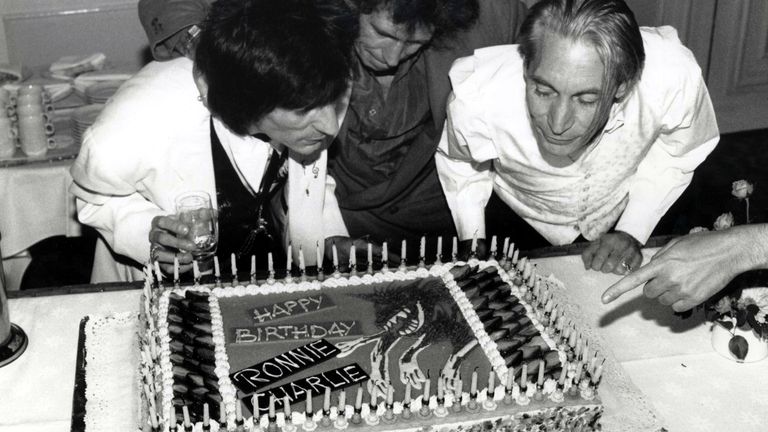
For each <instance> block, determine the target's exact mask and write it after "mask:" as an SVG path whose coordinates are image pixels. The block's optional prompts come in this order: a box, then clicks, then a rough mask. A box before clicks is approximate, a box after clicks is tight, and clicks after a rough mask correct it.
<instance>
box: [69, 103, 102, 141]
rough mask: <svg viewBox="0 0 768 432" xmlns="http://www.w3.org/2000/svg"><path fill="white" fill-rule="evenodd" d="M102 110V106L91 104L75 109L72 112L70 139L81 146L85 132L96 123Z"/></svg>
mask: <svg viewBox="0 0 768 432" xmlns="http://www.w3.org/2000/svg"><path fill="white" fill-rule="evenodd" d="M102 109H104V105H103V104H91V105H85V106H82V107H80V108H76V109H75V110H74V111H73V112H72V138H74V139H75V142H76V143H78V144H82V142H83V135H85V130H86V129H88V128H89V127H91V125H92V124H93V123H94V122H95V121H96V117H98V116H99V113H101V110H102Z"/></svg>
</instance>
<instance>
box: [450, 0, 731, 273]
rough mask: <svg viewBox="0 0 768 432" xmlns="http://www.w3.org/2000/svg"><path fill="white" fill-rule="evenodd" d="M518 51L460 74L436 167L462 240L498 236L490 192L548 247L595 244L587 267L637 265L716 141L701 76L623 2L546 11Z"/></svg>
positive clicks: (535, 12) (465, 64)
mask: <svg viewBox="0 0 768 432" xmlns="http://www.w3.org/2000/svg"><path fill="white" fill-rule="evenodd" d="M519 42H520V44H519V45H507V46H498V47H491V48H486V49H481V50H476V51H475V54H474V56H471V57H466V58H463V59H460V60H458V61H457V62H456V63H455V64H454V66H453V68H452V69H451V73H450V77H451V81H452V84H453V91H454V94H453V96H452V97H451V98H450V99H449V102H448V120H447V123H446V127H445V130H444V132H443V138H442V141H441V143H440V146H439V151H438V154H437V156H436V161H437V167H438V173H439V175H440V180H441V183H442V185H443V189H444V191H445V193H446V197H447V200H448V205H449V207H450V208H451V211H452V214H453V217H454V221H455V223H456V228H457V230H458V233H459V236H460V238H461V240H464V241H465V242H466V241H467V240H471V239H472V238H473V237H477V238H479V239H483V238H486V237H490V236H491V235H494V234H496V233H499V232H503V228H504V227H498V226H486V215H485V207H486V204H487V203H488V201H489V198H491V194H492V193H493V194H495V195H496V196H497V197H498V198H499V199H500V200H501V201H503V202H504V203H505V204H506V205H507V206H508V207H509V208H510V209H511V210H513V211H514V213H515V214H516V215H518V216H519V217H521V218H522V219H524V220H525V222H527V224H529V225H530V226H532V227H533V228H534V229H535V230H536V231H537V232H538V233H539V234H540V235H541V236H543V237H544V238H545V239H546V240H547V241H549V242H550V243H552V244H556V245H562V244H568V243H571V242H573V241H574V240H576V239H577V238H578V237H579V236H582V237H584V238H585V239H587V240H590V241H592V243H591V244H590V245H589V246H588V247H587V249H586V250H585V251H584V253H583V255H582V257H583V259H584V264H585V267H587V268H591V269H594V270H599V271H603V272H615V273H620V274H622V273H626V272H628V271H631V269H633V268H637V267H639V266H640V264H641V263H642V255H641V253H640V248H641V246H642V244H643V243H645V241H646V240H647V239H648V237H649V236H650V234H651V232H652V230H653V228H654V227H655V226H656V224H657V223H658V221H659V219H660V218H661V216H662V215H663V214H664V213H665V212H666V211H667V210H668V209H669V207H670V206H671V205H672V203H674V201H675V200H676V199H677V198H678V197H679V196H680V194H681V193H682V192H683V190H684V189H685V188H686V187H687V186H688V184H689V183H690V181H691V178H692V175H693V170H694V169H695V168H696V167H697V166H698V165H699V164H700V163H701V162H702V161H703V160H704V159H705V158H706V156H707V155H708V154H709V153H710V152H711V151H712V150H713V149H714V147H715V145H716V144H717V142H718V140H719V132H718V129H717V124H716V121H715V114H714V110H713V108H712V104H711V101H710V99H709V95H708V93H707V89H706V87H705V85H704V81H703V79H702V76H701V70H700V68H699V67H698V65H697V64H696V61H695V59H694V58H693V55H692V54H691V52H690V51H689V50H688V49H686V48H685V47H683V46H682V45H681V43H680V41H679V40H678V38H677V35H676V32H675V31H674V29H672V28H670V27H661V28H643V29H640V28H639V27H638V26H637V24H636V22H635V20H634V16H633V14H632V12H631V11H630V10H629V8H628V7H627V5H626V4H625V3H624V2H623V1H621V0H608V1H605V0H577V1H566V0H544V1H541V2H539V3H537V4H536V5H535V6H534V7H532V9H531V12H530V14H529V15H528V17H527V18H526V21H525V22H524V23H523V26H522V29H521V34H520V38H519ZM499 230H501V231H499ZM512 240H515V238H514V232H513V233H512ZM479 243H480V247H479V248H478V252H479V253H480V254H481V255H482V254H483V253H484V242H483V241H480V242H479ZM518 246H520V245H518ZM523 247H524V248H525V246H524V245H523Z"/></svg>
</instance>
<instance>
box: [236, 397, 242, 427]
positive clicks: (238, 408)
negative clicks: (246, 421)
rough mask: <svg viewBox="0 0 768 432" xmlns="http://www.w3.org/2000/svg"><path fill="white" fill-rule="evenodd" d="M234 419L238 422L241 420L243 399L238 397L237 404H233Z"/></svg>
mask: <svg viewBox="0 0 768 432" xmlns="http://www.w3.org/2000/svg"><path fill="white" fill-rule="evenodd" d="M235 420H237V421H238V423H239V422H241V421H242V420H243V401H242V400H241V399H238V400H237V404H235Z"/></svg>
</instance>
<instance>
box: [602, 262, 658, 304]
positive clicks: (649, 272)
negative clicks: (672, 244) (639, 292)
mask: <svg viewBox="0 0 768 432" xmlns="http://www.w3.org/2000/svg"><path fill="white" fill-rule="evenodd" d="M656 273H657V266H656V265H654V263H653V262H650V263H648V264H647V265H645V266H643V267H640V268H639V269H637V271H635V272H634V273H630V274H629V275H627V276H625V277H624V278H622V279H621V280H620V281H618V282H616V283H615V284H613V285H612V286H610V287H609V288H608V289H607V290H605V292H603V296H602V297H601V300H602V301H603V303H610V302H612V301H614V300H616V299H617V298H619V297H621V296H622V295H624V294H625V293H628V292H629V291H632V290H633V289H635V288H638V287H640V286H641V285H643V284H644V283H646V282H648V281H649V280H651V279H653V278H654V277H656Z"/></svg>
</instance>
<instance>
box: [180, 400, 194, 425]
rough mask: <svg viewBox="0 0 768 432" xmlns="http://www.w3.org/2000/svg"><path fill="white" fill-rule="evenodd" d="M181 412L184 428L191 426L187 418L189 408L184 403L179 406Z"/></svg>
mask: <svg viewBox="0 0 768 432" xmlns="http://www.w3.org/2000/svg"><path fill="white" fill-rule="evenodd" d="M181 413H182V414H183V415H184V428H188V427H192V422H191V421H190V420H189V408H187V406H186V405H184V406H182V407H181Z"/></svg>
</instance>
